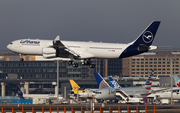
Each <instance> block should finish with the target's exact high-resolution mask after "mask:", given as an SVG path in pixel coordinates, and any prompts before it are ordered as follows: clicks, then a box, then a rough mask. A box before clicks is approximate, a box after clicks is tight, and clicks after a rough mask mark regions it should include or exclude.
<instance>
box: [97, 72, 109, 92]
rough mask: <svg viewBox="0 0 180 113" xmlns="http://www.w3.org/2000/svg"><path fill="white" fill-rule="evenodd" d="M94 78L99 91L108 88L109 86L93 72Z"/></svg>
mask: <svg viewBox="0 0 180 113" xmlns="http://www.w3.org/2000/svg"><path fill="white" fill-rule="evenodd" d="M94 76H95V78H96V81H97V84H98V87H99V89H103V88H110V86H109V84H108V83H107V82H106V81H105V80H104V79H103V78H102V76H101V75H100V74H99V73H97V72H94Z"/></svg>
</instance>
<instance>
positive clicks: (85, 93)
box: [69, 79, 93, 98]
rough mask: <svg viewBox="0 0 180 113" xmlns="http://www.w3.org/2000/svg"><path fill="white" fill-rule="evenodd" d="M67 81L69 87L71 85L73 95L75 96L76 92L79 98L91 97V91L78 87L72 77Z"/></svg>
mask: <svg viewBox="0 0 180 113" xmlns="http://www.w3.org/2000/svg"><path fill="white" fill-rule="evenodd" d="M69 82H70V84H71V87H72V89H73V92H74V95H73V96H76V95H77V94H78V95H79V97H80V98H89V97H90V98H91V97H92V95H93V92H92V91H89V90H82V89H81V88H80V86H79V85H78V84H77V83H76V82H75V81H74V80H72V79H70V80H69Z"/></svg>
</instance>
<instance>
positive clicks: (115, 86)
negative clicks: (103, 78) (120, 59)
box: [108, 77, 121, 88]
mask: <svg viewBox="0 0 180 113" xmlns="http://www.w3.org/2000/svg"><path fill="white" fill-rule="evenodd" d="M108 79H109V82H110V84H111V87H112V88H121V86H120V85H119V84H118V83H117V82H116V81H115V80H114V79H113V78H112V77H108Z"/></svg>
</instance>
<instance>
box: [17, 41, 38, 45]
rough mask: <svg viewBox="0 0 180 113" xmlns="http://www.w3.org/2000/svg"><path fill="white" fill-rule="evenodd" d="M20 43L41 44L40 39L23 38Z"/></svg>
mask: <svg viewBox="0 0 180 113" xmlns="http://www.w3.org/2000/svg"><path fill="white" fill-rule="evenodd" d="M20 43H21V44H23V45H34V46H39V45H40V41H36V40H21V41H20Z"/></svg>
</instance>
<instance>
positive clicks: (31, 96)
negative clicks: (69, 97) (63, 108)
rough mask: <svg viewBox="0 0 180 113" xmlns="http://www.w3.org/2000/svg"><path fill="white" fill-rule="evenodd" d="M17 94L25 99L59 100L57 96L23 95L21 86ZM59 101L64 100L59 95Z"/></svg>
mask: <svg viewBox="0 0 180 113" xmlns="http://www.w3.org/2000/svg"><path fill="white" fill-rule="evenodd" d="M17 94H18V97H20V98H24V99H33V98H45V99H57V95H55V94H23V93H22V91H21V89H20V87H19V86H17ZM58 99H59V100H62V99H63V97H62V96H61V95H59V97H58Z"/></svg>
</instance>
